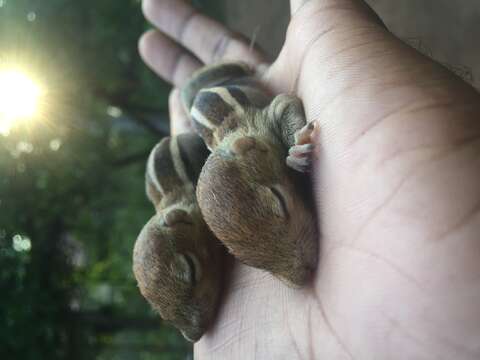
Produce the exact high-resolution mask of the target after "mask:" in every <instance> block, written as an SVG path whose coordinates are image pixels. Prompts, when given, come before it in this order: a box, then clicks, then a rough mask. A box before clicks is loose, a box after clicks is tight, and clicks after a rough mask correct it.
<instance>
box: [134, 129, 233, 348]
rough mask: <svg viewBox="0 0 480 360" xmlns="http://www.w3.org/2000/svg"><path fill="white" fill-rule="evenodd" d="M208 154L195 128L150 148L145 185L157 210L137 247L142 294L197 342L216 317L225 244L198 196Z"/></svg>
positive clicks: (137, 262)
mask: <svg viewBox="0 0 480 360" xmlns="http://www.w3.org/2000/svg"><path fill="white" fill-rule="evenodd" d="M208 154H209V153H208V150H207V148H206V147H205V145H204V143H203V141H202V140H201V139H200V138H199V137H198V136H197V135H196V134H182V135H178V136H174V137H171V138H165V139H163V140H162V141H161V142H160V143H159V144H158V145H157V146H156V147H155V148H154V149H153V150H152V152H151V154H150V157H149V159H148V164H147V172H146V178H147V179H146V190H147V196H148V198H149V199H150V201H151V202H152V203H153V205H154V206H155V209H156V215H155V216H153V217H152V218H151V219H150V221H149V222H148V223H147V224H146V225H145V227H144V228H143V230H142V231H141V233H140V235H139V237H138V239H137V241H136V243H135V248H134V253H133V271H134V274H135V277H136V279H137V282H138V286H139V288H140V292H141V293H142V295H143V296H144V297H145V298H146V299H147V300H148V302H149V303H150V304H151V305H152V307H153V308H154V309H155V310H156V311H158V312H159V313H160V316H161V317H162V318H163V319H164V320H165V321H167V322H170V323H172V324H173V325H174V326H176V327H177V328H178V329H179V330H180V331H181V332H182V334H183V335H184V336H185V338H187V339H188V340H190V341H193V342H195V341H197V340H198V339H199V338H200V337H201V336H202V335H203V333H204V332H205V331H206V329H207V328H208V326H209V325H210V324H211V322H212V320H213V317H214V315H215V311H216V308H217V303H218V299H219V295H220V289H221V283H222V273H223V272H222V259H223V257H222V254H223V251H224V250H223V247H222V245H221V243H220V242H219V241H218V240H217V239H216V238H215V236H214V235H213V234H212V232H211V231H210V229H209V228H208V226H207V224H205V222H204V220H203V218H202V216H201V213H200V209H199V207H198V204H197V200H196V196H195V187H196V184H197V179H198V176H199V174H200V170H201V169H202V166H203V164H204V162H205V159H206V158H207V156H208Z"/></svg>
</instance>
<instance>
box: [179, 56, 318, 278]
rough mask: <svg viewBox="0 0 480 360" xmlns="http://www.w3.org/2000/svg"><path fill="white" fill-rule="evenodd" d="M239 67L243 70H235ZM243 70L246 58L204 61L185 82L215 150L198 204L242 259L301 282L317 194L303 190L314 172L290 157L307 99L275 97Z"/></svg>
mask: <svg viewBox="0 0 480 360" xmlns="http://www.w3.org/2000/svg"><path fill="white" fill-rule="evenodd" d="M229 69H230V71H232V76H231V77H230V79H229V81H223V82H222V83H221V85H220V82H219V81H218V80H217V79H216V77H217V74H222V76H223V77H224V78H225V74H226V73H227V72H228V70H229ZM234 69H237V71H236V73H237V74H241V76H237V77H235V76H234V75H233V70H234ZM242 69H245V67H244V66H243V65H242V64H223V65H222V64H221V65H215V66H212V67H207V68H204V69H202V70H201V72H200V73H199V74H201V76H198V75H194V76H193V78H192V79H191V80H190V82H189V83H188V84H187V86H186V87H185V88H184V89H183V93H184V97H183V98H184V103H185V106H186V107H187V109H188V110H192V113H195V114H197V115H199V116H198V118H199V119H200V120H202V121H203V122H204V123H207V122H208V125H209V129H205V128H204V129H201V130H202V131H200V132H199V134H200V135H201V136H202V137H203V139H204V141H205V142H206V144H207V146H208V147H209V148H210V150H212V154H211V155H210V157H209V158H208V160H207V162H206V163H205V165H204V167H203V170H202V173H201V174H200V178H199V181H198V186H197V198H198V202H199V206H200V208H201V210H202V214H203V216H204V219H205V221H206V222H207V224H208V225H209V227H210V228H211V229H212V231H213V233H214V234H215V235H216V236H217V237H218V238H219V239H220V240H221V241H222V242H223V244H224V245H225V246H226V247H227V248H228V249H229V250H230V252H231V253H232V254H233V255H234V256H235V257H237V258H238V259H239V260H240V261H242V262H244V263H246V264H248V265H251V266H254V267H257V268H261V269H265V270H267V271H270V272H271V273H272V274H274V275H276V276H278V277H279V278H281V279H282V280H284V281H286V282H287V283H289V284H291V285H296V286H298V285H302V284H304V283H305V282H306V281H307V279H308V278H309V277H310V275H311V273H312V271H313V270H314V268H315V266H316V261H317V257H318V244H317V240H318V232H317V227H316V222H315V216H314V210H313V206H312V205H311V196H308V195H307V196H305V194H306V193H308V190H307V191H306V188H308V187H309V184H308V179H306V178H305V177H303V176H300V175H299V174H297V173H295V172H294V171H292V170H291V169H290V168H288V167H287V166H286V158H287V156H289V155H288V149H289V148H291V147H292V146H295V145H298V144H297V143H296V139H295V135H296V134H297V133H298V132H299V131H300V130H301V129H302V128H303V127H304V126H305V125H306V119H305V114H304V112H303V106H302V103H301V101H300V100H299V99H298V98H296V97H294V96H289V95H284V94H283V95H278V96H276V97H275V98H274V99H272V98H271V97H270V96H269V94H268V92H266V91H265V89H264V88H263V87H262V86H261V84H259V83H258V81H257V80H256V79H255V78H254V77H253V76H252V73H250V74H249V73H246V72H242V71H241V70H242ZM220 86H221V87H222V88H220ZM209 89H210V90H209ZM208 91H211V92H216V93H217V94H219V95H220V97H215V101H213V102H212V103H211V104H209V103H208V102H207V101H206V98H205V96H203V94H204V93H207V92H208ZM197 95H198V97H197ZM232 97H233V98H234V100H232ZM185 99H186V100H185ZM212 99H213V97H212ZM220 101H225V102H226V103H229V104H234V103H236V105H235V106H231V108H232V109H233V110H232V111H231V113H230V115H226V114H227V111H225V109H227V108H228V107H226V106H223V105H222V107H221V108H218V109H217V107H218V103H219V102H220ZM209 106H211V107H212V109H209ZM239 107H240V108H239ZM220 110H222V111H220ZM216 114H218V116H216ZM220 115H221V116H220ZM192 120H193V123H194V124H195V123H196V121H197V120H198V119H192ZM293 160H294V161H295V159H293ZM299 168H301V167H299Z"/></svg>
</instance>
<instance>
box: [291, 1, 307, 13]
mask: <svg viewBox="0 0 480 360" xmlns="http://www.w3.org/2000/svg"><path fill="white" fill-rule="evenodd" d="M308 1H310V0H290V13H291V14H292V15H293V14H295V13H296V12H297V10H298V9H300V8H301V7H302V6H303V5H304V4H305V3H307V2H308Z"/></svg>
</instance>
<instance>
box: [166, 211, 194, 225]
mask: <svg viewBox="0 0 480 360" xmlns="http://www.w3.org/2000/svg"><path fill="white" fill-rule="evenodd" d="M163 222H164V224H165V226H174V225H176V224H179V223H184V224H191V223H192V219H191V218H190V215H189V214H188V212H186V211H185V210H183V209H172V210H170V211H168V212H167V213H165V214H164V215H163Z"/></svg>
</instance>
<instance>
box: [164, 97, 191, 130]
mask: <svg viewBox="0 0 480 360" xmlns="http://www.w3.org/2000/svg"><path fill="white" fill-rule="evenodd" d="M168 107H169V112H170V133H171V134H172V135H178V134H182V133H186V132H192V131H193V128H192V125H191V122H190V118H189V116H188V114H187V112H186V111H185V108H184V107H183V104H182V100H181V98H180V90H178V89H177V88H175V89H173V90H172V91H171V92H170V97H169V98H168Z"/></svg>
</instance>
